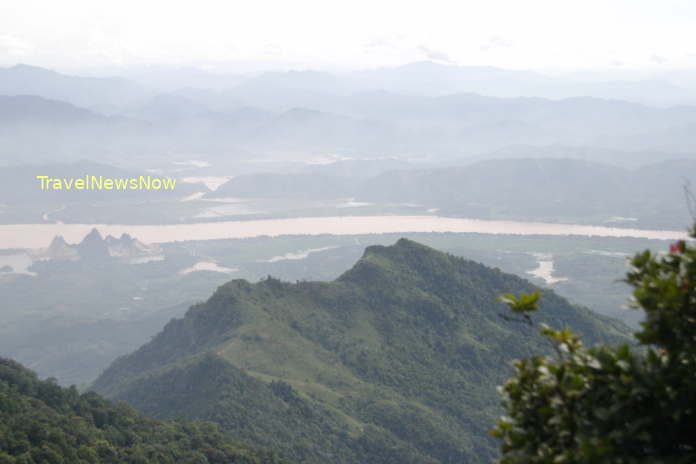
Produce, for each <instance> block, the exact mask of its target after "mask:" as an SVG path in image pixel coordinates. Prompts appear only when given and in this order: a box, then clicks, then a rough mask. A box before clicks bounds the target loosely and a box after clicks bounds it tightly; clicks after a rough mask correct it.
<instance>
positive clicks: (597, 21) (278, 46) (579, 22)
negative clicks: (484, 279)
mask: <svg viewBox="0 0 696 464" xmlns="http://www.w3.org/2000/svg"><path fill="white" fill-rule="evenodd" d="M422 60H432V61H437V62H441V63H451V64H457V65H474V66H495V67H501V68H510V69H533V70H592V69H616V70H621V69H650V70H654V69H685V68H696V1H693V0H573V1H569V0H482V1H467V0H454V1H440V0H428V1H409V0H400V1H392V0H369V1H366V0H344V1H334V0H323V1H321V0H290V1H288V0H285V1H271V0H245V1H238V0H231V1H230V0H228V1H212V0H196V1H181V0H167V1H162V0H147V1H145V0H138V1H133V0H110V1H106V0H62V1H53V0H43V1H38V0H2V1H1V2H0V66H11V65H14V64H17V63H25V64H31V65H35V66H44V67H49V68H54V69H59V70H61V69H63V70H65V69H94V70H97V69H123V68H131V67H138V66H143V65H167V66H170V65H174V66H197V67H200V68H203V69H208V70H221V71H228V70H236V71H239V70H246V71H250V70H254V68H256V69H266V68H269V67H275V68H285V69H305V68H312V69H326V70H348V69H358V68H374V67H381V66H394V65H400V64H405V63H409V62H414V61H422Z"/></svg>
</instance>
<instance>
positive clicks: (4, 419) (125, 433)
mask: <svg viewBox="0 0 696 464" xmlns="http://www.w3.org/2000/svg"><path fill="white" fill-rule="evenodd" d="M280 462H281V461H280V460H278V459H277V458H275V457H274V456H273V455H272V454H271V453H269V452H265V451H259V450H258V449H255V448H252V447H250V446H247V445H243V444H239V443H236V442H233V441H232V440H230V438H229V437H228V436H226V435H225V434H223V433H222V432H221V431H220V430H219V428H218V427H217V426H216V425H214V424H211V423H202V424H192V423H184V422H164V421H160V420H155V419H149V418H146V417H144V416H142V415H141V414H140V413H138V412H136V411H135V410H134V409H132V408H131V407H129V406H127V405H123V404H122V405H115V404H113V403H112V402H110V401H108V400H106V399H104V398H102V397H100V396H99V395H98V394H96V393H94V392H89V393H85V394H79V393H78V392H77V390H76V389H75V388H74V387H72V388H62V387H59V386H58V385H56V384H55V383H53V382H51V381H41V380H39V379H38V378H37V377H36V375H35V374H34V373H33V372H31V371H29V370H28V369H26V368H24V367H22V366H21V365H20V364H18V363H16V362H14V361H11V360H9V359H5V358H0V464H88V463H90V464H98V463H109V464H121V463H124V464H125V463H128V464H150V463H158V464H232V463H235V464H274V463H280Z"/></svg>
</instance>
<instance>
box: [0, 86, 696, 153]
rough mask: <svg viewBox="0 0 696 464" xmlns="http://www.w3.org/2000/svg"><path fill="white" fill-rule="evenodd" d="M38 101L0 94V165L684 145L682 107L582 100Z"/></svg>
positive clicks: (688, 112)
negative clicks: (90, 104) (90, 106)
mask: <svg viewBox="0 0 696 464" xmlns="http://www.w3.org/2000/svg"><path fill="white" fill-rule="evenodd" d="M264 82H265V81H264ZM262 83H263V82H262ZM259 85H260V84H259ZM264 85H266V84H264ZM0 95H2V93H1V92H0ZM47 98H48V97H46V96H43V97H42V98H38V97H35V96H26V95H23V96H15V97H0V154H1V155H2V158H0V161H10V162H13V163H15V162H17V161H18V160H23V161H26V160H32V161H34V160H47V159H51V160H59V159H60V160H65V159H76V158H84V157H89V158H90V159H93V160H97V159H99V160H108V159H123V158H128V159H129V160H130V161H133V160H137V159H139V158H138V157H139V156H141V155H142V154H151V153H160V154H161V153H171V152H174V153H186V152H189V153H202V154H223V153H224V154H225V155H226V156H230V153H232V154H235V155H233V156H235V157H239V156H242V155H241V154H244V153H245V154H246V155H247V156H246V159H247V160H248V159H251V158H252V157H253V156H254V155H259V156H261V157H263V159H285V160H287V159H301V158H307V157H314V156H325V155H327V154H340V155H342V156H349V157H358V158H359V157H384V156H401V157H427V158H431V159H433V160H437V159H442V158H454V157H464V156H467V157H472V156H475V155H480V154H482V153H485V152H488V151H490V150H499V149H503V148H505V147H509V146H515V145H531V146H544V147H545V146H550V145H558V144H562V145H567V146H589V147H599V148H608V149H614V150H660V151H672V152H676V153H691V152H693V150H694V147H696V135H694V134H696V131H694V130H693V129H694V127H696V107H694V106H675V107H671V108H655V107H648V106H643V105H640V104H636V103H628V102H624V101H618V100H604V99H599V98H590V97H576V98H568V99H563V100H550V99H543V98H497V97H489V96H482V95H478V94H474V93H456V94H448V95H441V96H419V95H403V94H399V93H392V92H387V91H383V90H369V91H362V92H358V93H352V94H348V95H335V94H322V93H316V92H309V91H305V90H295V89H287V88H283V87H280V88H276V87H273V88H262V89H257V88H256V87H253V86H252V88H251V89H248V90H245V91H239V92H235V91H232V90H230V91H224V92H221V91H209V90H205V89H203V90H199V89H193V90H191V89H186V90H181V91H177V92H173V93H168V94H163V95H158V96H153V97H148V98H146V99H143V100H142V101H140V102H138V103H137V104H134V105H132V106H128V107H127V108H123V109H121V110H119V111H117V112H112V113H108V114H112V115H117V116H110V117H105V116H100V115H98V114H96V113H93V112H89V111H87V110H79V111H78V109H77V108H75V107H74V106H72V105H69V104H68V103H64V101H63V102H62V101H61V100H58V99H56V98H55V97H53V98H51V99H50V100H49V99H47ZM3 107H7V108H9V109H8V110H3V109H2V108H3ZM15 107H16V108H18V110H17V111H14V110H12V108H15Z"/></svg>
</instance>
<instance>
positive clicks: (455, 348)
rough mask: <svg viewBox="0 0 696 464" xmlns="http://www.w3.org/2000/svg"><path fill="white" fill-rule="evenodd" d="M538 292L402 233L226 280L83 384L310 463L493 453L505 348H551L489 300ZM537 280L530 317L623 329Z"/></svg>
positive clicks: (518, 351)
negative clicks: (301, 277) (290, 278)
mask: <svg viewBox="0 0 696 464" xmlns="http://www.w3.org/2000/svg"><path fill="white" fill-rule="evenodd" d="M533 290H538V289H537V288H536V287H534V286H533V285H531V284H530V283H528V282H527V281H525V280H522V279H520V278H518V277H515V276H512V275H509V274H505V273H503V272H501V271H499V270H496V269H490V268H487V267H485V266H483V265H481V264H478V263H475V262H472V261H467V260H465V259H461V258H456V257H453V256H451V255H448V254H445V253H441V252H438V251H436V250H433V249H431V248H428V247H425V246H423V245H420V244H418V243H415V242H412V241H408V240H405V239H401V240H399V241H398V242H397V243H396V244H395V245H393V246H388V247H384V246H372V247H368V248H367V249H366V250H365V253H364V255H363V257H362V258H361V259H360V260H359V261H358V262H357V264H355V266H354V267H353V268H352V269H350V270H349V271H347V272H345V273H344V274H343V275H342V276H341V277H340V278H338V279H337V280H335V281H333V282H329V283H325V282H298V283H295V284H291V283H285V282H282V281H279V280H276V279H272V278H269V279H267V280H264V281H261V282H259V283H256V284H251V283H249V282H246V281H244V280H233V281H231V282H229V283H227V284H225V285H223V286H222V287H220V288H219V289H218V290H217V291H216V292H215V294H214V295H213V296H212V297H211V298H210V299H209V300H208V301H207V302H205V303H201V304H198V305H195V306H193V307H192V308H191V309H190V310H189V311H188V312H187V314H186V316H185V317H184V318H183V319H175V320H172V321H171V322H170V323H169V324H167V325H166V327H165V328H164V330H163V331H162V332H160V333H159V334H158V335H157V336H156V337H154V338H153V340H152V341H151V342H149V343H148V344H146V345H144V346H143V347H141V348H140V349H139V350H137V351H136V352H134V353H132V354H130V355H128V356H125V357H122V358H119V359H118V360H117V361H115V362H114V363H113V364H112V365H111V367H109V368H108V369H107V370H106V371H105V372H104V373H103V374H102V375H101V376H100V377H99V379H98V380H97V381H96V382H95V384H94V385H93V388H94V389H95V390H96V391H98V392H101V393H103V394H105V395H107V396H109V397H112V398H117V399H123V400H127V401H128V402H130V403H131V404H133V405H134V406H135V407H136V408H138V409H140V410H142V411H144V412H145V413H147V414H151V415H154V416H156V417H160V418H173V417H185V418H189V419H206V420H212V421H214V422H217V423H218V424H220V426H221V427H222V428H223V429H224V430H228V431H230V432H232V433H233V434H234V435H235V436H239V437H241V438H243V439H246V440H249V441H251V442H253V443H256V444H259V445H263V446H268V447H271V448H272V449H275V450H278V451H279V452H281V453H282V454H283V455H285V456H287V457H288V458H292V459H296V460H298V461H300V462H304V463H326V462H341V463H355V464H357V463H365V462H369V463H374V464H378V463H391V462H399V463H413V464H423V463H449V462H472V463H473V462H481V463H483V462H491V460H492V459H493V457H494V456H495V455H496V454H497V451H496V450H497V443H495V442H494V441H492V439H490V437H489V436H488V434H487V431H488V430H489V429H490V428H491V426H492V425H493V423H494V421H495V418H496V417H497V416H498V414H500V412H501V411H500V408H499V399H498V395H497V392H496V390H495V386H496V385H498V384H501V383H502V382H503V381H504V380H505V379H506V378H507V377H508V376H509V375H510V372H511V370H510V367H509V363H510V361H511V360H512V359H514V358H519V357H523V356H529V355H531V354H533V353H540V352H547V351H548V350H549V347H548V346H547V345H546V344H544V343H543V342H542V341H540V339H539V337H537V336H536V335H535V332H536V330H534V329H531V328H529V327H527V326H525V325H523V324H520V323H519V322H516V321H511V320H507V319H505V318H502V317H501V315H503V314H505V313H506V309H505V308H504V307H503V305H502V304H501V303H499V302H497V300H496V297H497V296H498V295H499V294H501V293H507V292H510V293H515V294H519V293H521V292H529V291H533ZM544 293H545V294H544V296H543V300H542V308H541V310H540V312H539V314H538V315H537V316H536V317H537V319H538V320H539V321H544V322H547V323H549V324H550V325H551V326H554V327H562V326H565V325H569V326H570V327H572V328H573V329H574V330H576V331H577V332H579V333H581V334H582V335H583V336H584V338H585V340H586V341H587V342H589V343H594V342H613V341H617V340H622V339H624V336H625V334H626V330H627V329H626V328H625V327H624V326H622V325H621V324H619V323H617V322H615V321H613V320H610V319H607V318H604V317H600V316H597V315H595V314H593V313H592V312H590V311H588V310H586V309H582V308H578V307H575V306H572V305H571V304H569V303H568V302H567V301H565V300H564V299H562V298H560V297H558V296H557V295H555V294H554V293H553V292H548V291H547V292H544Z"/></svg>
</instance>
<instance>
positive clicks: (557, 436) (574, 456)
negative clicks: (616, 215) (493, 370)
mask: <svg viewBox="0 0 696 464" xmlns="http://www.w3.org/2000/svg"><path fill="white" fill-rule="evenodd" d="M691 237H692V238H696V227H694V229H693V230H692V232H691ZM631 264H632V270H631V271H630V272H629V273H628V275H627V282H628V283H629V284H630V285H631V286H632V287H633V288H634V291H633V296H634V303H635V306H636V307H637V308H640V309H642V310H643V311H645V316H646V317H645V321H644V322H643V323H642V330H640V331H639V332H638V333H637V334H636V338H637V340H638V342H639V344H640V345H641V346H640V347H635V346H634V347H631V346H629V345H627V344H621V345H618V346H601V347H595V348H586V347H585V346H584V345H583V343H582V342H581V340H580V337H578V336H577V335H575V334H574V333H573V332H572V331H571V330H570V329H567V328H566V329H564V330H553V329H550V328H549V327H547V326H543V327H542V331H541V333H542V335H543V336H544V337H546V338H547V339H548V340H550V341H551V342H552V343H553V344H554V345H555V347H556V349H557V353H558V356H557V357H556V358H551V357H547V356H534V357H531V358H528V359H523V360H521V361H517V362H516V363H515V369H516V372H515V374H514V376H513V377H512V378H511V379H509V380H508V381H507V382H506V383H505V385H504V386H503V387H502V389H501V390H502V393H503V401H504V406H505V408H506V409H507V413H508V415H509V417H503V418H502V419H501V420H500V421H499V422H498V424H497V427H496V428H495V429H494V430H493V432H492V433H493V434H494V435H495V436H497V437H499V438H500V439H501V440H502V451H503V456H502V458H501V460H500V462H501V463H502V464H522V463H525V464H535V463H539V464H542V463H603V462H611V463H627V464H629V463H631V464H632V463H644V462H645V463H647V462H650V463H693V462H696V246H694V244H693V243H687V242H686V241H683V240H680V241H678V242H677V243H674V244H672V246H671V247H670V250H669V253H668V254H666V255H665V256H660V255H656V254H653V253H651V252H649V251H645V252H643V253H639V254H637V255H636V256H635V257H634V258H633V259H632V262H631ZM508 303H509V304H510V305H511V306H512V308H513V309H514V310H516V312H520V311H522V312H523V313H524V314H525V315H529V314H531V313H533V312H534V311H535V309H536V308H535V306H534V304H525V301H524V300H523V299H522V300H521V299H515V298H509V297H508Z"/></svg>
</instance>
